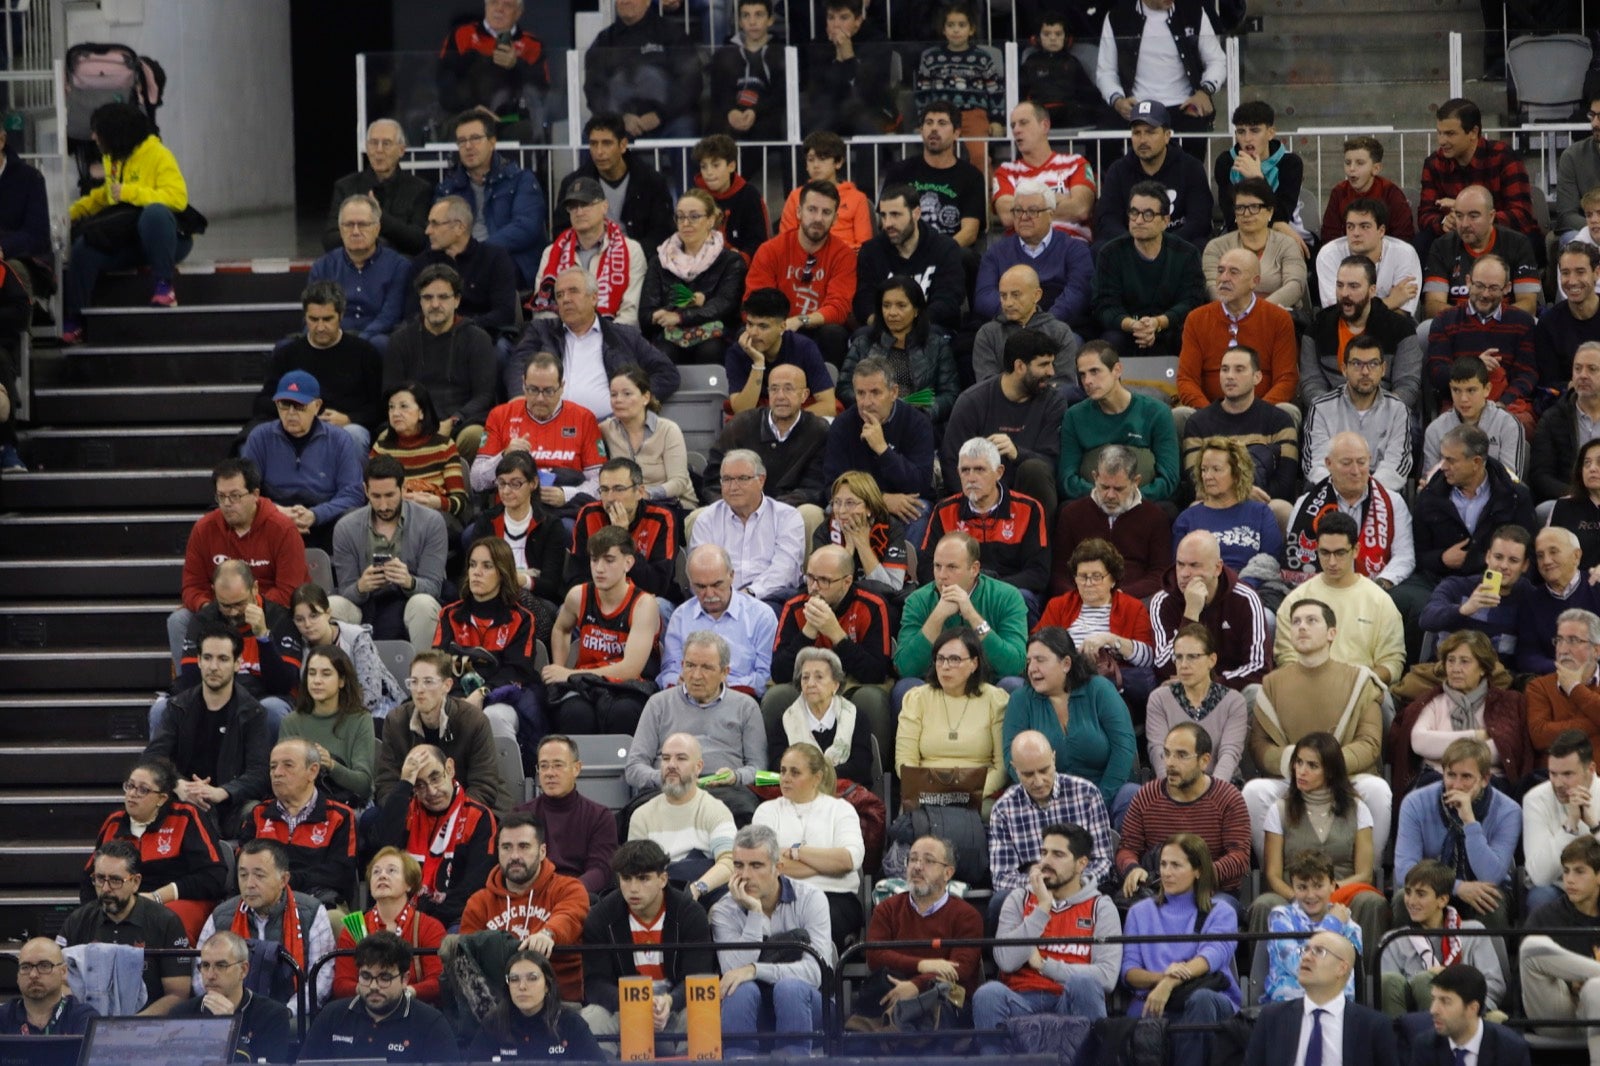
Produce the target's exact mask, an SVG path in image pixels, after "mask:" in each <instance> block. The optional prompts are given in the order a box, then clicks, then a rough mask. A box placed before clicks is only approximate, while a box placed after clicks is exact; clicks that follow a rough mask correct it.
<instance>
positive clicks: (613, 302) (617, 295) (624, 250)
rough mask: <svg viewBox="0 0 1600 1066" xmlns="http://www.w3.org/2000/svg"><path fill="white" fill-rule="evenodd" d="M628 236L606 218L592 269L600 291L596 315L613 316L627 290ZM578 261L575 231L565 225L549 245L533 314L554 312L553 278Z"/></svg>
mask: <svg viewBox="0 0 1600 1066" xmlns="http://www.w3.org/2000/svg"><path fill="white" fill-rule="evenodd" d="M628 259H629V256H628V235H627V234H626V233H624V232H623V230H622V227H621V226H619V225H617V223H615V222H613V221H612V220H611V219H609V218H608V219H606V236H605V241H604V243H603V244H602V245H601V246H600V254H599V255H598V256H596V257H595V260H594V264H595V270H594V271H593V273H594V277H595V283H596V284H597V285H598V286H599V289H600V291H599V292H598V293H597V294H596V296H595V301H596V303H595V314H597V315H600V316H602V317H604V318H615V317H616V315H617V312H618V311H619V310H620V309H621V308H622V297H623V296H624V295H626V294H627V291H628V278H629V271H630V268H631V266H632V264H631V263H629V261H628ZM581 265H582V264H580V263H579V262H578V231H577V230H575V229H573V228H572V227H570V226H569V227H567V229H566V230H564V231H563V232H562V233H561V235H560V236H559V237H557V238H556V239H555V243H553V244H552V245H551V246H550V265H549V268H548V269H547V270H546V271H545V273H544V276H543V277H541V278H540V279H539V284H538V285H537V286H536V287H535V289H534V293H533V306H532V310H533V313H534V314H555V311H556V307H555V299H554V296H555V280H556V275H557V274H560V273H561V272H562V271H563V270H570V269H571V268H573V267H577V266H581Z"/></svg>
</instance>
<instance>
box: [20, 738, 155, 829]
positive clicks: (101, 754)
mask: <svg viewBox="0 0 1600 1066" xmlns="http://www.w3.org/2000/svg"><path fill="white" fill-rule="evenodd" d="M143 751H144V745H143V744H142V743H137V742H134V743H129V742H123V743H116V744H114V743H109V742H104V741H102V742H99V743H82V742H77V741H55V742H53V743H38V742H34V743H10V744H0V764H3V765H5V766H7V767H9V768H10V769H8V770H7V772H6V777H7V780H6V784H7V786H13V785H14V786H20V787H23V788H62V787H73V788H79V787H85V786H99V787H104V788H116V787H117V786H119V785H121V783H122V781H123V780H124V779H125V778H126V777H127V774H128V768H129V767H130V766H132V765H133V763H134V760H136V759H137V758H138V757H139V755H140V753H141V752H143ZM84 828H85V829H90V830H92V828H93V827H92V826H85V827H84Z"/></svg>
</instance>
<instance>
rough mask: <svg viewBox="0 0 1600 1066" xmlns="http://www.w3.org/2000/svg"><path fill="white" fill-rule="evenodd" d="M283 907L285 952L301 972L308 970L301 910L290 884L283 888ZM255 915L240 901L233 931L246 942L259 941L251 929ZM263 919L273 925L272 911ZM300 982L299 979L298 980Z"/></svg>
mask: <svg viewBox="0 0 1600 1066" xmlns="http://www.w3.org/2000/svg"><path fill="white" fill-rule="evenodd" d="M278 903H279V905H281V906H282V907H283V932H282V934H281V936H282V938H283V939H282V940H281V941H280V943H281V944H282V945H283V950H284V951H287V952H288V953H289V957H290V958H291V959H293V960H294V964H295V965H296V966H298V967H300V972H301V973H305V970H306V946H305V941H304V939H303V936H304V934H303V933H302V932H301V931H300V909H299V908H298V907H296V906H295V905H294V893H293V892H292V891H290V889H289V885H288V882H287V881H286V882H285V883H284V886H283V895H282V896H280V897H279V899H278ZM252 913H254V912H253V911H251V910H250V908H249V906H248V905H246V903H245V901H244V900H242V899H241V900H240V901H239V909H238V910H236V911H234V912H233V931H234V932H235V933H237V934H238V935H239V936H242V937H244V938H245V939H246V940H256V939H259V938H258V937H257V936H256V934H255V930H254V929H253V928H252V927H251V923H250V915H251V914H252ZM261 917H263V918H265V919H267V924H268V925H271V924H272V911H271V910H270V909H269V910H268V911H267V912H266V913H265V914H262V915H261ZM297 980H298V979H297Z"/></svg>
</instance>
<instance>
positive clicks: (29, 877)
mask: <svg viewBox="0 0 1600 1066" xmlns="http://www.w3.org/2000/svg"><path fill="white" fill-rule="evenodd" d="M92 850H93V846H92V844H91V843H90V842H89V841H88V839H87V838H85V839H81V840H0V864H3V866H4V869H5V870H6V881H7V882H8V883H9V884H11V885H13V886H14V887H17V888H23V887H34V886H37V887H44V886H49V887H51V888H61V887H63V886H65V885H70V884H71V883H72V882H74V881H76V880H77V879H78V877H79V876H80V875H81V874H82V873H83V864H84V862H85V860H86V858H87V857H88V855H89V854H90V852H91V851H92Z"/></svg>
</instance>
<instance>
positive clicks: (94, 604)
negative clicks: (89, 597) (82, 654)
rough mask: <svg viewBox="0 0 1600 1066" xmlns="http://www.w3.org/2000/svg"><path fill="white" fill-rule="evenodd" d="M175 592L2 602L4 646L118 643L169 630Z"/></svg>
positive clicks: (0, 636)
mask: <svg viewBox="0 0 1600 1066" xmlns="http://www.w3.org/2000/svg"><path fill="white" fill-rule="evenodd" d="M177 606H178V600H177V598H176V597H172V598H169V599H160V600H131V601H129V600H109V601H107V600H100V601H88V602H84V603H63V602H58V601H53V602H20V603H19V602H10V603H0V648H50V647H59V646H61V645H72V646H82V647H114V646H117V645H122V644H126V643H127V641H128V640H129V638H130V637H132V638H137V637H149V638H151V639H156V638H158V637H159V635H160V634H162V633H163V632H165V626H166V621H167V615H169V614H171V613H172V612H173V610H174V609H176V608H177Z"/></svg>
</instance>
